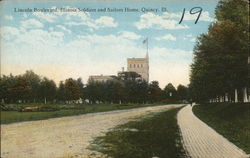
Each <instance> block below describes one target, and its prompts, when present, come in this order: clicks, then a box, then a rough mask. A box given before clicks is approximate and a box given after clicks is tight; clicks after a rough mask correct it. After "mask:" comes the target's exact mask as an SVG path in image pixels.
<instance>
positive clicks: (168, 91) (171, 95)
mask: <svg viewBox="0 0 250 158" xmlns="http://www.w3.org/2000/svg"><path fill="white" fill-rule="evenodd" d="M163 92H164V96H165V98H167V99H175V98H176V89H175V87H174V86H173V84H172V83H168V84H167V85H166V86H165V88H164V89H163Z"/></svg>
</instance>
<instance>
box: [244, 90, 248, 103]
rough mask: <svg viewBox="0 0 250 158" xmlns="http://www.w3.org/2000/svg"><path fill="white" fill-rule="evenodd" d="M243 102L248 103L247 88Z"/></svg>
mask: <svg viewBox="0 0 250 158" xmlns="http://www.w3.org/2000/svg"><path fill="white" fill-rule="evenodd" d="M243 102H244V103H246V102H248V96H247V88H246V87H245V88H243Z"/></svg>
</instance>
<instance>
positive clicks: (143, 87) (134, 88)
mask: <svg viewBox="0 0 250 158" xmlns="http://www.w3.org/2000/svg"><path fill="white" fill-rule="evenodd" d="M187 99H188V88H187V87H185V86H183V85H179V86H178V87H177V89H176V88H175V87H174V86H173V85H172V84H171V83H169V84H168V85H167V86H166V87H165V88H164V89H161V88H160V87H159V83H158V82H157V81H152V82H151V83H147V82H144V81H136V80H130V79H128V80H124V79H119V78H116V79H114V80H109V81H107V82H94V81H89V82H88V83H87V84H83V82H82V80H81V78H78V79H76V80H75V79H72V78H69V79H66V80H65V81H61V82H60V83H59V85H58V86H57V85H56V83H55V82H54V81H53V80H50V79H48V78H46V77H41V76H39V75H37V74H35V73H34V72H33V71H26V72H25V73H24V74H22V75H18V76H13V75H11V74H10V75H8V76H6V75H3V76H1V77H0V100H1V102H3V103H45V104H46V103H48V102H50V103H91V104H95V103H159V102H176V101H184V100H187Z"/></svg>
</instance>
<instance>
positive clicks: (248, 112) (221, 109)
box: [193, 103, 250, 153]
mask: <svg viewBox="0 0 250 158" xmlns="http://www.w3.org/2000/svg"><path fill="white" fill-rule="evenodd" d="M193 112H194V114H195V115H196V116H198V117H199V118H200V119H201V120H202V121H204V122H206V123H207V124H208V125H209V126H211V127H212V128H214V129H215V130H216V131H217V132H218V133H220V134H221V135H223V136H224V137H225V138H227V139H228V140H229V141H231V142H232V143H234V144H235V145H236V146H238V147H240V148H241V149H243V150H244V151H245V152H246V153H250V104H246V103H245V104H243V103H235V104H232V103H213V104H202V105H198V106H194V108H193Z"/></svg>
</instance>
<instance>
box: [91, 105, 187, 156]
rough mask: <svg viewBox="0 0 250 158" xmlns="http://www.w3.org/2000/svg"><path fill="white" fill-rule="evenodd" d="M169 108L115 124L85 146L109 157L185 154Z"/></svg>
mask: <svg viewBox="0 0 250 158" xmlns="http://www.w3.org/2000/svg"><path fill="white" fill-rule="evenodd" d="M179 110H180V108H176V109H171V110H169V111H166V112H162V113H155V114H154V115H151V116H150V115H146V116H148V117H145V116H144V117H142V118H141V119H138V120H135V121H131V122H128V123H126V124H124V125H119V126H117V127H116V128H114V129H112V130H111V131H109V132H108V133H106V135H105V136H102V137H98V138H96V139H95V140H94V141H93V142H92V145H91V146H90V147H89V148H90V149H91V150H95V151H99V152H101V153H104V154H105V155H107V156H109V157H113V158H152V157H160V158H180V157H185V152H184V149H183V147H182V144H181V138H180V133H179V127H178V125H177V119H176V115H177V112H178V111H179Z"/></svg>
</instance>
